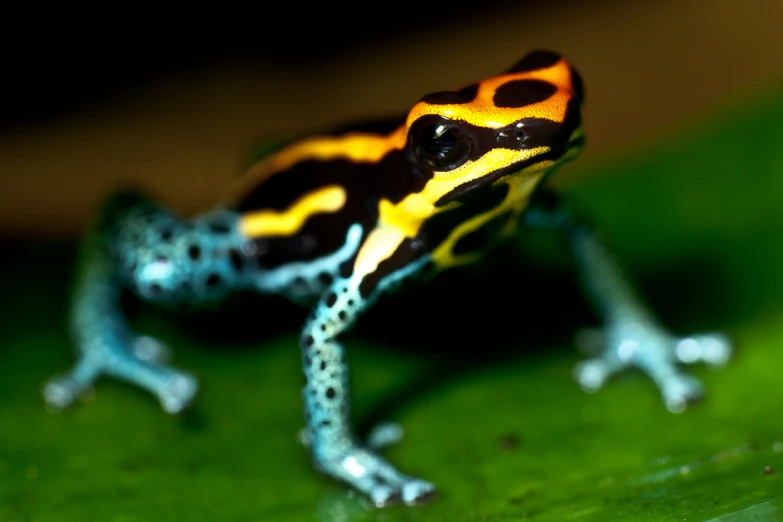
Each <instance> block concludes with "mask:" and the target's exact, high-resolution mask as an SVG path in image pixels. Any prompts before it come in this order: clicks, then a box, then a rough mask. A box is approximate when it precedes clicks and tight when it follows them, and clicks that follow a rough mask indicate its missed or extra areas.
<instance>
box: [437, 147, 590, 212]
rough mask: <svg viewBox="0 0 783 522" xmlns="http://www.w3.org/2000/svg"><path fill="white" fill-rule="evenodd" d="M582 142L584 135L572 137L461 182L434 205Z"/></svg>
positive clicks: (554, 157)
mask: <svg viewBox="0 0 783 522" xmlns="http://www.w3.org/2000/svg"><path fill="white" fill-rule="evenodd" d="M584 142H585V138H584V136H579V137H576V138H573V139H571V140H570V141H567V142H566V143H564V144H562V145H560V146H558V147H554V148H551V149H549V150H548V151H546V152H544V153H543V154H539V155H538V156H534V157H532V158H529V159H527V160H525V161H523V162H521V163H517V164H514V165H509V166H508V167H503V168H501V169H498V170H495V171H492V172H490V173H489V174H487V175H485V176H481V177H480V178H478V179H474V180H471V181H468V182H466V183H463V184H462V185H459V186H457V187H456V188H455V189H453V190H451V191H450V192H447V193H446V194H444V195H443V196H441V197H440V199H438V200H437V201H436V202H435V206H436V207H441V206H443V205H446V204H448V203H450V202H452V201H454V200H457V199H460V198H461V197H462V196H465V195H466V194H468V193H469V192H472V191H473V190H475V189H478V188H480V187H485V186H489V185H492V184H494V183H495V182H496V181H498V180H500V179H502V178H505V177H506V176H510V175H512V174H514V173H516V172H520V171H522V170H525V169H528V168H530V167H532V166H533V165H535V164H536V163H541V162H543V161H552V162H556V161H557V160H559V159H561V158H562V157H563V156H565V155H566V153H567V152H568V151H569V150H572V149H574V148H577V147H581V146H582V145H584Z"/></svg>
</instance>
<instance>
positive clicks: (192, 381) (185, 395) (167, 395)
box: [156, 371, 198, 414]
mask: <svg viewBox="0 0 783 522" xmlns="http://www.w3.org/2000/svg"><path fill="white" fill-rule="evenodd" d="M156 391H157V394H158V399H159V400H160V404H161V406H162V407H163V410H164V411H165V412H166V413H172V414H175V413H180V412H181V411H182V410H184V409H185V408H187V407H188V406H190V404H191V403H192V402H193V398H194V397H195V396H196V393H197V392H198V380H197V379H196V378H195V377H194V376H193V375H192V374H190V373H187V372H179V371H178V372H176V373H172V375H171V376H170V377H169V379H168V381H167V382H166V384H165V385H163V386H161V387H160V388H159V389H158V390H156Z"/></svg>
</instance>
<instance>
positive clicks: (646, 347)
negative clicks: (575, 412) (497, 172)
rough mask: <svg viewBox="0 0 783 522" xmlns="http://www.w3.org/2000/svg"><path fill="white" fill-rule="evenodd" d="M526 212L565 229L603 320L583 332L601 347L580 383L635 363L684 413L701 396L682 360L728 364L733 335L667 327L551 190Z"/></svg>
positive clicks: (530, 218)
mask: <svg viewBox="0 0 783 522" xmlns="http://www.w3.org/2000/svg"><path fill="white" fill-rule="evenodd" d="M524 216H525V224H526V225H529V226H533V227H545V228H552V229H557V230H560V231H561V232H562V233H563V234H564V236H565V237H566V239H567V240H568V243H569V245H570V247H571V249H572V251H573V254H574V257H575V259H576V264H577V267H578V270H579V274H580V276H581V279H582V283H583V286H584V289H585V291H586V293H587V295H588V297H589V298H590V300H591V301H592V302H593V305H594V307H595V309H596V311H597V312H598V313H599V315H600V316H601V317H602V319H603V321H604V326H603V329H602V331H601V332H600V333H598V334H594V335H592V336H582V339H584V340H586V341H587V342H586V344H592V345H593V348H595V347H598V349H597V350H593V351H595V352H597V353H596V354H595V355H594V356H593V357H591V358H589V359H587V360H585V361H583V362H582V363H580V364H579V365H578V366H577V367H576V368H575V369H574V373H575V377H576V379H577V381H578V382H579V384H580V385H581V386H582V388H583V389H585V390H586V391H596V390H598V389H599V388H600V387H601V386H603V384H604V383H605V382H606V381H607V380H608V379H609V377H610V376H612V375H613V374H615V373H617V372H619V371H621V370H623V369H625V368H628V367H636V368H638V369H640V370H642V371H643V372H644V373H646V374H647V375H649V376H650V378H651V379H652V380H653V381H654V382H655V384H656V385H657V386H658V389H659V390H660V393H661V395H662V397H663V401H664V403H665V405H666V407H667V408H668V409H669V410H670V411H672V412H674V413H678V412H681V411H683V410H684V409H685V408H686V406H687V405H688V404H689V403H691V402H693V401H695V400H698V399H700V398H701V397H702V395H703V390H702V386H701V384H700V382H699V381H698V380H697V379H696V378H695V377H694V376H692V375H690V374H688V373H686V372H685V371H683V370H682V369H681V368H680V365H682V364H691V363H699V362H703V363H706V364H708V365H710V366H714V367H719V366H722V365H724V364H725V363H726V362H727V361H728V359H729V356H730V354H731V345H730V343H729V340H728V339H727V338H726V337H725V336H724V335H722V334H719V333H707V334H699V335H692V336H686V337H677V336H675V335H673V334H672V333H671V332H669V331H668V330H667V329H666V328H665V327H663V326H662V325H661V324H660V323H659V322H658V321H657V320H656V318H655V317H654V316H653V314H652V313H651V312H650V311H649V309H648V308H647V307H646V306H645V305H644V303H643V302H642V301H641V299H640V298H639V297H638V295H637V294H636V292H635V291H634V290H633V288H632V287H631V285H630V283H629V282H628V280H627V279H626V277H625V275H624V274H623V271H622V269H621V268H620V266H619V265H618V264H617V262H616V261H615V259H614V258H613V256H612V255H611V254H610V253H609V251H608V250H607V249H606V247H605V246H604V244H603V243H602V242H601V241H600V240H599V238H598V236H597V235H596V234H595V233H594V232H593V231H592V230H591V229H590V228H589V227H588V226H587V225H586V224H585V223H584V222H582V221H580V220H578V219H577V218H576V217H575V216H574V214H573V213H572V212H571V211H570V210H569V209H568V208H567V207H566V206H565V205H564V204H563V203H562V202H561V201H560V200H559V199H558V198H557V197H556V196H555V195H554V194H552V193H551V192H543V193H542V194H540V195H538V197H537V198H536V200H535V201H534V203H533V205H531V207H530V208H529V209H528V210H527V211H526V212H525V214H524ZM586 348H590V347H589V346H586Z"/></svg>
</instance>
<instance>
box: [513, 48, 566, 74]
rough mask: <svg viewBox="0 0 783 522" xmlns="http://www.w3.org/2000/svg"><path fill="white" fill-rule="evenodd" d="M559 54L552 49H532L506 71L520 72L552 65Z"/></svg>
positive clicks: (558, 58)
mask: <svg viewBox="0 0 783 522" xmlns="http://www.w3.org/2000/svg"><path fill="white" fill-rule="evenodd" d="M560 58H561V56H560V55H559V54H557V53H555V52H552V51H533V52H530V53H528V54H526V55H525V56H524V57H523V58H522V59H521V60H519V61H518V62H517V63H515V64H514V66H513V67H511V68H510V69H509V70H508V72H510V73H521V72H529V71H536V70H538V69H546V68H547V67H552V66H553V65H554V64H556V63H557V62H558V61H559V60H560Z"/></svg>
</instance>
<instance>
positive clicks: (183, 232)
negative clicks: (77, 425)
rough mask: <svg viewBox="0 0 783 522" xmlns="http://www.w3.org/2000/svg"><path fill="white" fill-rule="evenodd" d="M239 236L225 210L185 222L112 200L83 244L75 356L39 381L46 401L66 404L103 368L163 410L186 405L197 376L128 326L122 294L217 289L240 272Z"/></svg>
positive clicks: (196, 293) (172, 297) (178, 298)
mask: <svg viewBox="0 0 783 522" xmlns="http://www.w3.org/2000/svg"><path fill="white" fill-rule="evenodd" d="M218 221H219V223H218ZM218 225H219V226H218ZM237 241H238V239H237V238H236V235H235V233H234V232H233V229H232V218H231V216H230V215H223V216H216V217H209V219H204V218H202V219H200V220H194V221H191V222H183V221H181V220H179V219H178V218H176V217H175V216H173V215H172V214H171V213H170V212H168V211H166V210H165V209H164V208H162V207H160V206H157V205H154V204H152V203H151V202H149V201H147V200H146V199H144V198H142V197H141V196H136V195H132V194H123V195H120V196H117V197H115V198H114V199H112V200H111V201H110V202H109V203H108V204H107V205H106V206H105V207H104V209H103V211H102V213H101V214H100V215H99V218H98V220H97V222H96V224H95V225H94V227H93V229H92V230H91V232H90V233H89V234H88V236H87V237H86V240H85V243H84V244H83V246H82V251H81V260H80V261H81V262H80V267H79V272H78V274H77V280H76V285H75V289H74V295H73V302H72V308H71V320H70V327H71V334H72V339H73V342H74V343H75V345H76V348H77V352H78V361H77V363H76V365H75V366H74V367H73V368H72V369H71V371H70V372H68V373H67V374H65V375H62V376H60V377H57V378H55V379H52V380H51V381H50V382H49V383H47V384H46V386H45V387H44V392H43V393H44V398H45V400H46V402H47V404H48V406H49V407H50V408H51V409H54V410H60V409H63V408H65V407H67V406H69V405H70V404H72V403H73V402H74V401H75V400H76V399H78V398H79V397H81V396H83V395H84V394H85V393H86V392H87V391H88V390H90V389H91V388H92V384H93V383H94V382H95V380H96V379H97V378H99V377H100V376H101V375H107V376H111V377H114V378H117V379H120V380H124V381H127V382H130V383H133V384H135V385H137V386H140V387H142V388H144V389H146V390H148V391H150V392H152V393H153V394H155V395H156V396H157V397H158V399H159V400H160V402H161V405H162V406H163V409H164V410H166V411H167V412H170V413H175V412H178V411H180V410H182V409H183V408H184V407H185V406H187V405H188V404H189V403H190V401H191V400H192V398H193V397H194V395H195V393H196V390H197V387H198V383H197V381H196V379H195V378H194V377H193V376H192V375H190V374H189V373H186V372H183V371H181V370H178V369H175V368H172V367H170V366H167V365H166V364H164V363H165V359H166V355H167V354H166V350H165V348H164V347H163V346H162V345H161V344H160V343H158V342H157V341H155V340H154V339H151V338H149V337H146V336H141V335H138V334H136V333H135V332H133V331H132V330H131V329H130V327H129V326H128V324H127V322H126V319H125V316H124V314H123V311H122V309H121V306H120V298H121V295H122V293H123V292H124V291H126V290H130V291H131V292H133V293H135V294H137V295H138V296H139V297H140V298H141V299H143V300H146V301H154V302H159V303H167V304H177V303H179V302H183V301H186V302H194V301H198V300H204V299H205V298H209V297H215V296H218V295H219V294H221V293H222V292H224V291H225V289H226V288H228V287H229V286H231V284H232V283H234V282H235V281H236V279H237V277H238V275H237V273H236V268H235V266H233V265H235V264H236V263H235V262H234V263H232V261H231V260H232V259H234V260H236V258H237V256H239V255H240V254H239V249H238V247H236V248H235V245H233V243H237Z"/></svg>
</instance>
